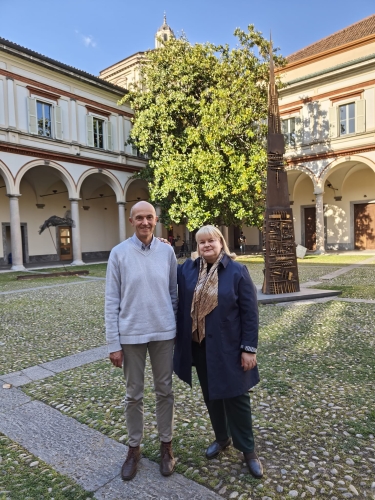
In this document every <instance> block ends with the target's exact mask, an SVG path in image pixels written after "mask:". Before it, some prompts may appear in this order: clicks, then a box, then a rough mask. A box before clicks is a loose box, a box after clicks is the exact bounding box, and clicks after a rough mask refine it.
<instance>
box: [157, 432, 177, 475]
mask: <svg viewBox="0 0 375 500" xmlns="http://www.w3.org/2000/svg"><path fill="white" fill-rule="evenodd" d="M175 465H176V460H175V459H174V456H173V450H172V441H171V442H170V443H163V441H161V443H160V472H161V474H162V475H163V476H170V475H171V474H173V472H174V467H175Z"/></svg>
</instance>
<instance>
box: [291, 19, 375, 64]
mask: <svg viewBox="0 0 375 500" xmlns="http://www.w3.org/2000/svg"><path fill="white" fill-rule="evenodd" d="M374 33H375V14H373V15H371V16H369V17H366V18H365V19H362V20H361V21H358V22H356V23H354V24H351V25H350V26H347V27H346V28H344V29H342V30H340V31H337V32H336V33H333V34H332V35H329V36H327V37H326V38H322V39H321V40H319V41H318V42H315V43H313V44H311V45H308V46H307V47H305V48H303V49H301V50H298V51H297V52H294V53H293V54H290V56H288V57H287V60H288V63H293V62H296V61H300V60H301V59H305V58H306V57H310V56H314V55H316V54H320V53H321V52H324V51H326V50H329V49H334V48H336V47H340V46H341V45H345V44H346V43H350V42H353V41H355V40H359V39H361V38H365V37H366V36H369V35H372V34H374Z"/></svg>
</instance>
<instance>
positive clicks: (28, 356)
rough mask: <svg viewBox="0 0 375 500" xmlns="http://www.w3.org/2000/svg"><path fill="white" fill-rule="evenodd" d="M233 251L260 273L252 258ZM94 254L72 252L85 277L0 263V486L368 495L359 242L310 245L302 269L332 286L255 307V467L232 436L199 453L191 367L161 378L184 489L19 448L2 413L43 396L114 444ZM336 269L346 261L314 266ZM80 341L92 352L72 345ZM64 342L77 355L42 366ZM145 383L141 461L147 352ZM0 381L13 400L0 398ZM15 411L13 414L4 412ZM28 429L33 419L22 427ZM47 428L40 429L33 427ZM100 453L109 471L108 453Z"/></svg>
mask: <svg viewBox="0 0 375 500" xmlns="http://www.w3.org/2000/svg"><path fill="white" fill-rule="evenodd" d="M240 260H241V261H242V262H243V263H244V264H246V265H247V266H248V268H249V271H250V275H251V276H252V278H253V280H254V282H255V284H257V285H260V284H261V282H262V259H261V258H260V257H257V256H244V257H241V258H240ZM105 268H106V266H105V264H98V265H90V266H85V267H84V269H88V270H89V271H90V274H89V276H88V277H85V278H82V277H81V278H80V277H78V276H73V277H67V278H65V277H59V278H47V279H45V280H41V279H35V280H27V281H17V280H16V276H17V275H19V274H20V273H1V274H0V316H1V325H0V380H1V387H4V386H5V387H6V386H7V384H8V385H11V386H12V387H11V388H8V389H5V388H2V389H0V390H1V398H0V457H1V458H0V499H1V500H7V499H11V500H26V499H30V500H31V499H32V500H39V499H47V498H48V499H52V498H53V499H55V500H57V499H72V500H73V499H74V500H76V499H77V500H78V499H79V500H81V499H88V498H103V499H104V498H106V499H110V498H112V499H115V498H129V499H130V498H155V499H156V498H165V499H169V498H176V499H177V498H197V499H198V498H201V499H203V498H207V499H208V498H210V499H215V498H225V499H227V498H228V499H231V498H237V499H241V500H245V499H246V500H250V499H252V500H269V499H280V500H282V499H289V498H307V499H310V498H314V499H316V500H318V499H322V500H323V499H330V500H340V499H344V498H358V499H364V498H370V499H373V498H375V410H374V395H373V386H374V382H375V376H374V368H375V362H374V355H373V353H374V321H373V318H374V314H375V257H374V256H372V255H369V254H362V255H361V254H355V255H322V256H315V255H311V256H308V257H307V258H306V259H304V260H303V261H299V273H300V281H301V283H314V287H315V288H317V287H321V288H327V289H337V290H340V291H341V292H342V294H341V295H340V297H339V298H330V299H324V300H319V299H318V300H315V301H307V302H296V303H288V304H272V305H263V306H260V307H259V311H260V342H259V351H258V364H259V367H260V375H261V383H260V384H259V385H258V386H257V387H255V388H254V390H253V391H252V393H251V400H252V413H253V425H254V430H255V437H256V446H257V452H258V455H259V456H260V457H261V460H262V462H263V464H264V468H265V474H264V477H263V478H262V480H260V481H259V480H255V479H252V478H251V477H250V476H249V474H248V473H247V469H246V468H245V464H244V463H243V460H242V456H241V454H240V453H239V452H237V451H236V450H235V449H234V448H232V447H230V448H228V449H227V450H226V451H225V452H224V453H223V454H222V455H220V456H219V458H218V459H215V460H211V461H207V460H206V459H205V457H204V450H205V448H206V447H207V445H208V443H210V442H211V441H212V440H213V433H212V431H211V427H210V423H209V419H208V414H207V411H206V409H205V405H204V402H203V398H202V395H201V392H200V388H199V384H198V381H197V378H196V377H195V376H194V382H193V388H192V389H190V387H188V386H186V385H184V384H183V383H182V382H180V381H179V380H178V379H177V378H175V379H174V390H175V402H176V404H175V437H174V450H175V456H176V457H177V460H178V461H177V469H176V472H177V474H175V475H174V476H176V477H181V481H182V483H181V484H186V485H190V486H186V487H187V488H189V487H190V488H192V487H193V485H197V489H196V490H194V491H196V492H195V493H192V494H191V496H181V494H179V495H177V494H175V492H174V490H173V483H170V482H169V483H168V481H169V480H167V481H165V482H164V483H163V484H164V487H165V491H164V492H163V494H159V496H157V494H155V493H148V492H147V485H148V484H149V483H147V481H146V479H145V482H144V485H143V486H142V484H143V483H142V470H141V471H140V473H139V475H138V476H139V477H138V476H137V481H139V483H137V485H138V487H141V488H142V489H141V490H139V493H138V494H137V495H135V494H134V493H128V494H127V493H124V492H125V491H126V490H124V489H123V490H121V488H125V487H128V486H129V488H131V485H127V484H125V485H124V484H122V485H119V486H118V488H119V489H118V490H116V491H117V493H114V491H115V490H111V491H112V493H111V491H110V489H109V488H107V490H105V486H104V487H103V485H100V484H99V483H98V484H96V483H95V485H93V484H89V482H88V481H87V480H85V477H84V474H83V475H82V473H81V472H82V471H80V472H79V473H78V472H77V470H78V469H79V464H76V466H75V465H74V464H70V469H69V467H66V466H65V465H64V464H63V463H62V462H63V460H64V459H63V457H62V458H61V460H60V461H61V463H60V462H58V461H56V459H55V458H51V460H50V461H48V460H47V459H46V460H45V461H43V460H42V459H41V457H40V456H39V455H38V454H37V453H34V452H33V451H32V450H37V449H38V446H37V445H36V444H35V443H32V440H33V435H28V436H25V437H24V436H23V428H22V426H21V424H20V423H17V422H14V427H16V426H17V425H18V429H17V430H15V431H14V432H13V428H12V421H11V418H10V415H11V413H12V411H13V410H14V409H16V410H17V408H21V406H22V405H23V407H24V408H26V407H27V406H28V405H31V404H34V403H43V406H40V407H43V408H45V410H44V411H45V413H46V414H47V413H48V415H51V418H52V419H53V418H56V419H57V420H56V421H60V420H59V419H62V420H61V422H65V421H68V420H67V418H68V417H71V419H69V422H71V423H72V425H73V423H74V425H78V424H79V425H80V426H81V427H77V428H79V429H92V430H94V431H96V432H98V433H100V434H101V435H102V436H103V439H104V440H105V439H106V438H109V440H108V441H105V442H108V443H110V442H113V443H114V446H115V445H116V446H117V445H118V447H115V448H114V449H116V450H121V449H122V448H121V447H120V444H121V445H124V444H126V441H127V431H126V426H125V422H124V415H123V399H124V392H125V387H124V382H123V378H122V372H121V370H119V369H116V368H114V367H113V366H112V365H111V364H110V363H109V361H108V359H106V356H105V350H104V349H101V348H102V346H103V345H104V340H105V335H104V314H103V308H104V288H105ZM77 269H80V268H78V267H77ZM339 270H345V271H347V272H344V271H343V272H342V273H341V274H340V273H336V277H332V278H331V279H323V278H322V277H326V276H327V275H328V276H329V275H331V274H333V273H335V272H336V271H339ZM39 272H43V270H40V271H39ZM86 352H95V353H99V354H95V356H94V358H95V359H94V358H90V357H88V358H84V356H85V353H86ZM79 353H81V354H79ZM76 355H77V356H78V358H79V356H81V357H82V359H85V361H82V362H77V363H75V365H74V363H73V365H74V366H73V365H72V367H71V365H70V364H69V362H67V363H66V366H65V367H62V368H59V369H54V368H53V366H56V363H58V362H59V360H62V359H63V358H66V359H67V360H71V359H78V358H75V356H76ZM79 359H80V358H79ZM53 363H55V365H54V364H53ZM41 365H43V367H41ZM31 367H39V368H38V369H39V371H38V370H37V371H38V373H39V375H38V376H34V377H33V376H32V375H30V379H27V376H26V374H28V373H29V374H32V373H36V372H37V371H34V372H33V371H32V370H31V371H30V370H29V371H28V369H30V368H31ZM69 368H70V369H69ZM42 370H45V375H43V374H40V373H41V372H42ZM48 371H49V373H48V374H47V372H48ZM145 392H146V393H145V437H144V441H143V447H142V453H143V456H144V457H145V458H146V459H148V460H149V462H148V461H147V463H149V464H151V465H150V466H151V467H152V465H153V463H154V462H155V463H156V462H157V461H158V453H159V441H158V436H157V430H156V421H155V399H154V395H153V386H152V375H151V369H150V366H148V367H147V380H146V391H145ZM10 393H13V394H15V396H14V398H15V399H17V398H19V399H20V401H23V403H22V405H20V406H19V407H17V406H16V405H13V406H12V405H10V403H9V401H10V400H11V398H10V396H9V394H10ZM25 411H26V410H25ZM16 413H17V412H15V413H14V412H13V413H12V415H14V417H12V418H15V419H17V415H16ZM31 414H32V413H30V415H31ZM3 417H4V418H3ZM64 419H65V420H64ZM42 420H43V418H41V421H42ZM22 425H26V424H25V422H24V423H23V424H22ZM56 432H57V433H58V432H59V430H58V429H56ZM24 434H27V431H25V432H24ZM16 436H20V438H19V439H18V438H16ZM35 436H43V432H42V431H41V434H38V432H37V431H35ZM34 439H38V438H37V437H34ZM39 439H40V437H39ZM46 440H47V441H48V440H51V436H48V435H47V434H46ZM28 443H32V444H31V445H28ZM51 443H52V444H51ZM74 445H75V443H74V441H72V447H73V446H74ZM50 446H51V448H53V442H52V441H50ZM124 450H125V447H124ZM52 451H53V450H52V449H51V456H52V455H53V453H52ZM86 453H87V454H88V455H89V454H90V453H91V451H90V450H89V449H87V452H86ZM119 453H120V455H119V456H116V457H114V464H117V463H121V461H122V460H123V459H124V456H125V453H124V455H122V456H121V452H119ZM42 455H43V454H42ZM56 464H58V465H56ZM111 467H112V469H113V470H112V471H111V473H112V476H111V477H115V476H116V475H117V474H118V472H119V471H118V470H117V469H116V467H118V465H111ZM75 468H76V469H77V470H75ZM145 470H146V469H145ZM64 471H65V472H64ZM107 473H108V474H109V475H110V473H109V472H108V471H104V472H103V475H105V474H107ZM108 477H109V476H108ZM172 477H173V476H172ZM171 479H172V478H171ZM183 480H190V482H186V483H183ZM106 481H107V479H106ZM106 481H103V484H105V482H106ZM107 482H108V481H107ZM199 485H201V488H202V489H201V490H200V489H199ZM103 488H104V489H103ZM119 491H122V492H123V493H122V494H121V496H119V495H120V494H119V493H118V492H119ZM129 491H130V490H129ZM111 495H112V496H111ZM116 495H117V496H116ZM133 495H134V496H133ZM142 495H143V496H142ZM155 495H156V496H155ZM199 495H200V496H199Z"/></svg>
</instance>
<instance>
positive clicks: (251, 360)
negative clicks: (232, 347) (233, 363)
mask: <svg viewBox="0 0 375 500" xmlns="http://www.w3.org/2000/svg"><path fill="white" fill-rule="evenodd" d="M256 365H257V355H256V354H253V353H250V352H243V353H242V354H241V366H242V368H243V369H244V371H245V372H247V371H248V370H252V369H253V368H254V367H255V366H256Z"/></svg>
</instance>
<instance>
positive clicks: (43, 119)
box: [36, 101, 52, 137]
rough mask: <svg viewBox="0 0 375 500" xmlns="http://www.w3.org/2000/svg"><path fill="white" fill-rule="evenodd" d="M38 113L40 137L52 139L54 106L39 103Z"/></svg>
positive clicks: (37, 106) (37, 104)
mask: <svg viewBox="0 0 375 500" xmlns="http://www.w3.org/2000/svg"><path fill="white" fill-rule="evenodd" d="M36 113H37V120H38V135H43V136H44V137H52V121H51V116H52V105H51V104H46V103H44V102H40V101H37V102H36Z"/></svg>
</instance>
